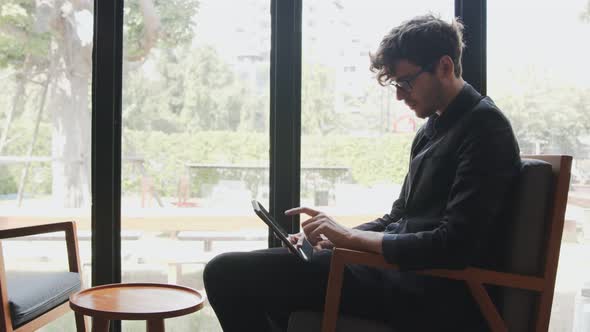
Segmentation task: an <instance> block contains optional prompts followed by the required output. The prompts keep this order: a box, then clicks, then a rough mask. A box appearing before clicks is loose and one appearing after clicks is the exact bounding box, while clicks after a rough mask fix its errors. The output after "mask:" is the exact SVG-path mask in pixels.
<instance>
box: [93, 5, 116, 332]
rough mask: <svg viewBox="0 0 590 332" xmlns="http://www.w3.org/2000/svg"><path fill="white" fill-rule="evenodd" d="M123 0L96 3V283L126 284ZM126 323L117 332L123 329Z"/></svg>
mask: <svg viewBox="0 0 590 332" xmlns="http://www.w3.org/2000/svg"><path fill="white" fill-rule="evenodd" d="M122 37H123V1H122V0H112V1H100V0H95V1H94V49H93V52H92V179H91V181H92V285H93V286H96V285H103V284H110V283H119V282H121V86H122V85H121V79H122V71H121V68H122V49H123V45H122ZM120 329H121V328H120V323H118V324H114V325H113V326H111V331H120Z"/></svg>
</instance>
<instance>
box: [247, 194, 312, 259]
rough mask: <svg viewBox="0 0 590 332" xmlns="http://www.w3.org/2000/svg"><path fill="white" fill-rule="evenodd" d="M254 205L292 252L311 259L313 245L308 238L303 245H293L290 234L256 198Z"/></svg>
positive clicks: (255, 210)
mask: <svg viewBox="0 0 590 332" xmlns="http://www.w3.org/2000/svg"><path fill="white" fill-rule="evenodd" d="M252 207H253V208H254V212H256V215H258V216H259V217H260V219H262V221H264V222H265V223H266V224H267V225H268V226H269V227H270V229H271V230H272V232H273V233H274V234H275V235H276V236H277V237H278V238H279V239H280V240H281V242H283V243H284V244H285V245H286V246H287V247H288V248H289V249H291V252H293V253H295V254H296V255H297V256H298V257H299V258H301V259H302V260H304V261H306V262H308V261H310V260H311V257H312V254H313V247H312V246H311V244H310V243H309V242H308V241H307V239H304V240H303V246H302V247H296V246H295V245H293V243H291V241H289V239H288V237H289V234H288V233H287V232H286V231H285V230H284V229H283V228H282V227H281V226H280V225H279V224H278V223H277V222H275V221H274V220H273V219H272V217H271V215H270V213H268V211H266V209H265V208H264V206H262V204H260V203H259V202H258V201H256V200H252Z"/></svg>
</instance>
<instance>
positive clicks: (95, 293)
mask: <svg viewBox="0 0 590 332" xmlns="http://www.w3.org/2000/svg"><path fill="white" fill-rule="evenodd" d="M204 302H205V296H204V295H203V294H201V293H200V292H199V291H197V290H194V289H192V288H189V287H183V286H177V285H167V284H151V283H122V284H110V285H103V286H97V287H92V288H88V289H84V290H81V291H79V292H77V293H75V294H72V295H71V296H70V307H71V308H72V310H74V311H75V312H78V313H81V314H84V315H87V316H92V317H101V318H105V319H111V320H112V319H115V320H150V319H164V318H170V317H177V316H182V315H186V314H189V313H192V312H195V311H197V310H199V309H201V308H202V307H203V305H204Z"/></svg>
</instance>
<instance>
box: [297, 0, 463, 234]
mask: <svg viewBox="0 0 590 332" xmlns="http://www.w3.org/2000/svg"><path fill="white" fill-rule="evenodd" d="M453 4H454V2H453V1H434V0H428V1H426V0H422V1H414V2H412V3H411V4H409V3H405V4H403V5H400V3H399V2H396V1H389V0H383V1H378V0H372V1H368V2H367V1H364V2H363V1H354V0H346V1H304V4H303V46H302V47H303V81H302V91H301V103H302V125H301V131H302V147H301V150H302V151H301V204H302V205H305V206H315V207H317V208H319V209H321V210H322V211H324V212H326V213H328V214H330V215H331V216H334V217H335V218H336V220H337V221H338V222H340V223H342V224H344V225H347V226H356V225H359V224H361V223H364V222H367V221H370V220H374V219H375V218H377V217H381V216H382V215H383V214H384V213H388V212H389V211H390V210H391V204H392V203H393V201H394V200H395V199H396V198H397V197H398V194H399V191H400V188H401V184H402V182H403V178H404V176H405V174H406V172H407V166H408V158H409V149H410V144H411V142H412V138H413V136H414V133H415V131H416V130H417V128H418V127H419V125H420V124H421V123H422V121H421V120H420V119H418V118H417V117H415V115H414V113H413V112H412V111H411V110H410V109H409V108H408V107H407V106H405V104H404V103H403V102H399V101H397V100H396V98H395V93H394V91H393V90H392V89H389V88H385V87H381V86H380V85H378V84H377V81H376V79H375V77H374V74H372V73H371V72H370V71H369V65H370V61H369V52H371V51H375V50H376V49H377V47H378V46H379V43H380V42H381V39H382V38H383V36H384V35H385V34H386V33H388V32H389V31H390V30H391V29H392V28H393V27H395V26H396V25H398V24H400V23H401V22H402V21H405V20H408V19H411V18H412V17H414V16H417V15H423V14H428V13H433V14H435V15H440V16H441V17H442V18H443V19H447V20H450V19H451V18H452V17H453V15H454V5H453ZM376 8H377V9H378V10H375V9H376ZM361 198H362V199H361ZM360 201H362V203H360Z"/></svg>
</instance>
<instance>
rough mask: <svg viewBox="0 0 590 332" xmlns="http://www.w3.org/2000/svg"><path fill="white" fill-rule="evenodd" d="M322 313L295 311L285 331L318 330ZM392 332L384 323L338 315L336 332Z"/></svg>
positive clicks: (313, 331) (317, 331) (311, 331)
mask: <svg viewBox="0 0 590 332" xmlns="http://www.w3.org/2000/svg"><path fill="white" fill-rule="evenodd" d="M322 318H323V313H321V312H312V311H297V312H293V313H292V314H291V315H290V316H289V328H288V330H287V332H304V331H305V332H319V331H320V330H321V326H322ZM358 331H366V332H369V331H370V332H392V331H393V330H392V328H391V327H389V326H388V325H386V324H385V323H381V322H377V321H370V320H365V319H360V318H356V317H351V316H344V315H340V316H338V323H336V332H358Z"/></svg>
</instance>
